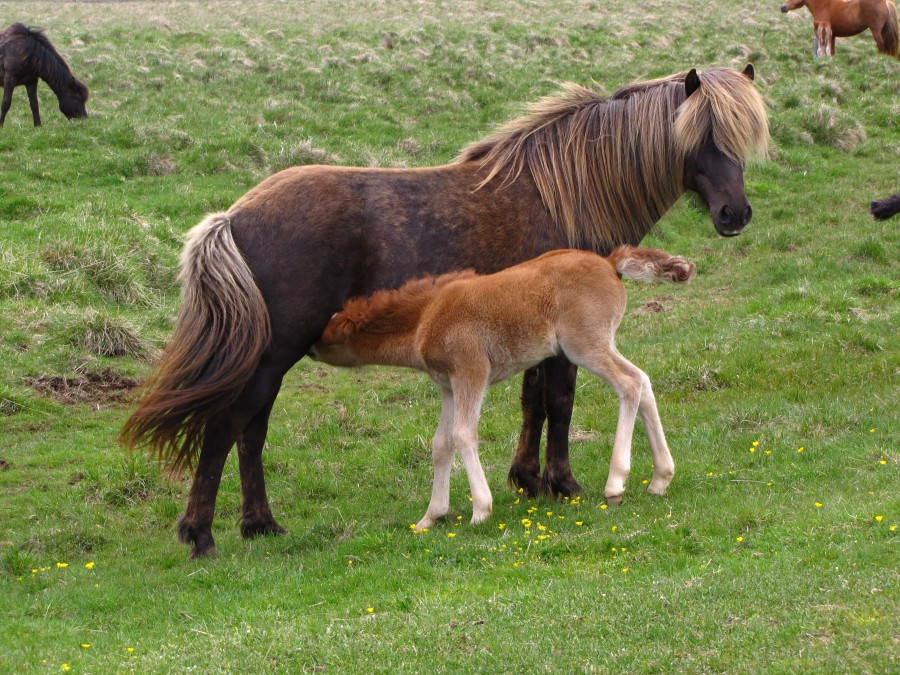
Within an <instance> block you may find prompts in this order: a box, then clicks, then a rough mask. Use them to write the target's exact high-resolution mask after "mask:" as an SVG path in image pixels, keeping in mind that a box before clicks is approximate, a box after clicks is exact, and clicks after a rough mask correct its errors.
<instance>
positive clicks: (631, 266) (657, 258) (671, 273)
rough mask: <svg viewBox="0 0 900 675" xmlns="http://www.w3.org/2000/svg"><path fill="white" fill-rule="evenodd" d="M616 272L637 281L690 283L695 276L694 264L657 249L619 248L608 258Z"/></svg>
mask: <svg viewBox="0 0 900 675" xmlns="http://www.w3.org/2000/svg"><path fill="white" fill-rule="evenodd" d="M608 259H609V261H610V262H611V263H612V265H613V267H615V268H616V272H618V273H619V274H621V275H622V276H623V277H628V278H629V279H634V280H635V281H646V282H651V283H652V282H656V281H670V282H672V283H676V284H684V283H687V282H689V281H690V280H691V279H692V278H693V276H694V270H695V267H694V263H692V262H689V261H687V260H685V259H684V258H682V257H680V256H677V255H670V254H668V253H666V252H665V251H660V250H658V249H655V248H638V247H636V246H619V247H618V248H616V249H615V250H613V252H612V253H610V254H609V256H608Z"/></svg>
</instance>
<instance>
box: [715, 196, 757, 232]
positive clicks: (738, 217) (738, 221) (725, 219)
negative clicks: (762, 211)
mask: <svg viewBox="0 0 900 675" xmlns="http://www.w3.org/2000/svg"><path fill="white" fill-rule="evenodd" d="M752 217H753V209H752V208H750V204H747V205H746V206H745V207H743V208H740V209H734V208H732V207H731V206H729V205H728V204H726V205H725V206H723V207H722V209H721V210H720V211H719V214H718V217H717V218H716V219H715V226H716V232H718V233H719V234H720V235H722V236H723V237H734V236H737V235H739V234H740V233H741V231H742V230H743V229H744V228H745V227H746V226H747V223H749V222H750V219H751V218H752Z"/></svg>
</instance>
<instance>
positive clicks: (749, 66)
mask: <svg viewBox="0 0 900 675" xmlns="http://www.w3.org/2000/svg"><path fill="white" fill-rule="evenodd" d="M743 73H744V75H746V76H747V77H748V78H749V79H750V80H753V78H754V77H755V75H756V72H755V71H754V70H753V64H752V63H748V64H747V67H746V68H744V70H743Z"/></svg>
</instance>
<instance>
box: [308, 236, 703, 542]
mask: <svg viewBox="0 0 900 675" xmlns="http://www.w3.org/2000/svg"><path fill="white" fill-rule="evenodd" d="M693 274H694V265H693V264H692V263H689V262H687V261H686V260H684V259H683V258H679V257H673V256H670V255H669V254H668V253H665V252H663V251H657V250H655V249H644V248H635V247H633V246H619V247H617V248H616V249H614V250H613V252H612V253H611V254H610V255H609V256H608V257H607V258H601V257H600V256H598V255H595V254H593V253H587V252H585V251H571V250H568V251H567V250H561V251H551V252H550V253H545V254H544V255H542V256H541V257H539V258H535V259H534V260H529V261H528V262H524V263H521V264H519V265H515V266H514V267H509V268H507V269H505V270H503V271H501V272H496V273H495V274H490V275H487V276H472V273H471V272H469V273H465V272H463V273H458V272H456V273H450V274H447V275H444V276H441V277H437V278H434V277H426V278H425V279H418V280H416V281H411V282H408V283H406V284H405V285H403V286H402V287H401V288H400V289H399V290H396V291H379V292H377V293H375V295H373V296H372V297H370V298H362V299H360V298H357V299H354V300H349V301H348V302H347V303H346V304H345V305H344V308H343V309H342V310H341V311H340V312H338V313H337V314H335V316H334V317H333V318H332V319H331V321H330V322H329V323H328V325H327V326H326V327H325V332H324V333H323V334H322V338H321V340H320V341H319V342H317V343H316V344H315V345H313V348H312V350H311V351H310V356H311V357H312V358H314V359H316V360H319V361H324V362H325V363H330V364H332V365H335V366H344V367H351V368H354V367H358V366H366V365H385V366H406V367H407V368H415V369H417V370H422V371H424V372H426V373H428V375H429V377H431V379H432V380H434V382H435V384H437V385H438V386H439V387H440V388H441V400H442V405H441V421H440V423H439V424H438V428H437V431H436V432H435V435H434V440H433V442H432V458H433V461H434V483H433V485H432V490H431V502H430V503H429V504H428V510H427V511H426V512H425V515H424V516H423V517H422V519H421V520H420V521H419V522H418V524H417V525H416V529H418V530H422V529H425V528H428V527H431V526H432V525H433V524H434V523H435V521H437V520H439V519H441V518H443V517H444V516H446V515H447V512H448V511H449V510H450V469H451V466H452V463H453V455H454V453H455V452H459V454H460V456H461V457H462V461H463V466H464V467H465V469H466V474H467V475H468V477H469V489H470V490H471V492H472V524H473V525H474V524H477V523H481V522H483V521H484V520H486V519H487V517H488V516H489V515H491V508H492V504H493V498H492V497H491V490H490V488H489V487H488V484H487V480H486V479H485V477H484V470H483V469H482V467H481V462H480V461H479V459H478V419H479V417H480V416H481V404H482V401H483V400H484V395H485V392H486V391H487V388H488V387H490V386H491V385H494V384H496V383H498V382H502V381H503V380H505V379H507V378H509V377H512V376H513V375H515V374H516V373H520V372H522V371H523V370H525V369H526V368H532V367H534V366H536V365H537V364H538V363H540V362H541V361H543V360H544V359H547V358H550V357H553V356H558V355H560V354H562V355H564V356H565V357H566V358H567V359H569V361H571V362H572V363H574V364H575V365H577V366H581V367H583V368H585V369H587V370H589V371H590V372H592V373H593V374H594V375H597V376H598V377H601V378H603V379H604V380H606V381H607V382H608V383H609V384H610V386H611V387H612V388H613V390H614V391H615V392H616V395H617V396H618V397H619V423H618V426H617V428H616V436H615V441H614V443H613V450H612V459H611V460H610V467H609V478H608V479H607V482H606V491H605V494H606V499H607V501H609V502H610V503H611V504H616V503H619V502H621V501H622V494H623V493H624V492H625V480H626V479H627V478H628V474H629V473H630V472H631V438H632V434H633V433H634V420H635V417H636V416H637V414H638V412H640V415H641V420H642V421H643V423H644V429H645V430H646V432H647V437H648V439H649V441H650V452H651V454H652V456H653V480H652V481H650V485H649V486H648V488H647V489H648V491H649V492H650V493H651V494H656V495H663V494H665V493H666V488H668V487H669V483H670V482H671V481H672V476H673V475H674V474H675V462H674V461H672V453H671V452H669V446H668V444H667V443H666V437H665V434H663V428H662V423H661V422H660V419H659V411H658V410H657V408H656V399H655V398H654V396H653V388H652V387H651V385H650V378H648V377H647V375H646V373H644V372H643V371H642V370H640V369H639V368H637V367H636V366H635V365H634V364H633V363H631V362H630V361H628V360H627V359H626V358H625V357H623V356H622V355H621V354H620V353H619V352H618V350H616V347H615V337H616V329H617V328H618V327H619V324H620V323H621V321H622V316H623V315H624V314H625V303H626V294H625V286H624V285H623V284H622V281H621V280H620V278H619V277H620V276H624V277H628V278H629V279H634V280H637V281H663V280H668V281H673V282H682V283H684V282H687V281H690V279H691V277H692V276H693Z"/></svg>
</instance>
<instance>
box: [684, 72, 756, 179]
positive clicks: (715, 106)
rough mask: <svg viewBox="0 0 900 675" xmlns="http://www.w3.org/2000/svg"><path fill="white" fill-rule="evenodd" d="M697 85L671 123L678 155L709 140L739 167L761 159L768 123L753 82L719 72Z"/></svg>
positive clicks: (707, 75) (706, 74)
mask: <svg viewBox="0 0 900 675" xmlns="http://www.w3.org/2000/svg"><path fill="white" fill-rule="evenodd" d="M700 83H701V84H700V88H699V89H698V90H697V91H695V92H694V93H693V94H692V95H691V96H689V97H688V98H687V100H685V101H684V103H683V104H682V105H681V107H680V108H679V109H678V115H677V118H676V120H675V140H676V142H677V143H678V145H679V147H680V148H681V150H682V152H683V153H685V154H691V153H692V152H694V151H696V150H697V149H698V148H699V147H700V146H701V145H703V143H704V142H705V141H706V139H707V138H710V137H712V139H713V141H714V142H715V144H716V147H717V148H719V150H721V151H722V152H724V153H725V154H726V155H728V156H729V157H730V158H731V159H733V160H734V161H735V162H738V163H739V164H742V165H743V164H745V163H746V162H747V161H748V160H750V159H752V158H754V157H761V156H764V155H765V153H766V151H767V148H768V142H769V121H768V115H767V114H766V107H765V103H764V102H763V100H762V97H761V96H760V95H759V92H757V90H756V87H755V86H754V85H753V81H752V80H750V78H748V77H747V76H745V75H743V74H742V73H739V72H738V71H736V70H732V69H726V68H721V69H714V70H708V71H706V72H703V73H701V74H700Z"/></svg>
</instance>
